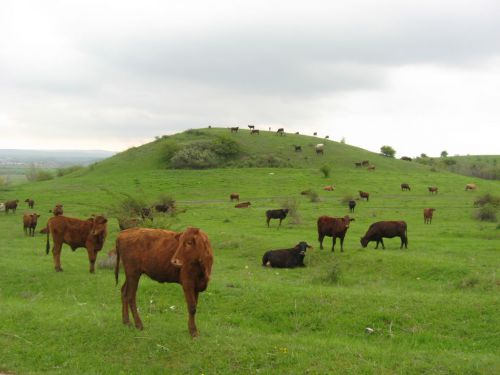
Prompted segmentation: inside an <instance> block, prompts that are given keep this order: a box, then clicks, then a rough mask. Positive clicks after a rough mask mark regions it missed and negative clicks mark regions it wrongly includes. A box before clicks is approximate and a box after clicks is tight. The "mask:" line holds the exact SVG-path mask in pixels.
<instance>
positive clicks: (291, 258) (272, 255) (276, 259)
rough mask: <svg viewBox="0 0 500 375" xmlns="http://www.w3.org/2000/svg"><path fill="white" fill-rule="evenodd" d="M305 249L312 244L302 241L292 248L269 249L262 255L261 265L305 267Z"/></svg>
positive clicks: (310, 247)
mask: <svg viewBox="0 0 500 375" xmlns="http://www.w3.org/2000/svg"><path fill="white" fill-rule="evenodd" d="M307 249H312V246H310V245H308V244H307V242H304V241H302V242H299V243H298V244H297V245H295V247H294V248H292V249H281V250H270V251H268V252H266V253H265V254H264V256H263V257H262V265H263V266H268V267H276V268H294V267H305V264H304V257H305V255H306V250H307Z"/></svg>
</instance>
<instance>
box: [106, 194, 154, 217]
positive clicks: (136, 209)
mask: <svg viewBox="0 0 500 375" xmlns="http://www.w3.org/2000/svg"><path fill="white" fill-rule="evenodd" d="M124 195H125V198H124V199H122V200H121V201H119V202H118V203H117V204H116V206H115V207H113V208H112V212H111V216H115V217H116V218H118V220H120V219H128V218H134V217H140V216H141V211H142V209H143V208H144V207H148V204H147V202H146V201H145V200H144V199H142V198H137V197H133V196H131V195H128V194H124Z"/></svg>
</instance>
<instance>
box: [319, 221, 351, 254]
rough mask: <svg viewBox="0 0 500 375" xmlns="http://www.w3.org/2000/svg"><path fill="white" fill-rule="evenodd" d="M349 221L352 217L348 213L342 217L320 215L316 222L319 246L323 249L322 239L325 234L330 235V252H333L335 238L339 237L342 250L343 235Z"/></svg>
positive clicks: (342, 250) (342, 249) (341, 249)
mask: <svg viewBox="0 0 500 375" xmlns="http://www.w3.org/2000/svg"><path fill="white" fill-rule="evenodd" d="M351 221H354V219H352V218H350V217H349V216H348V215H346V216H344V217H330V216H320V217H319V218H318V223H317V224H318V241H319V248H320V249H323V239H324V238H325V236H326V237H332V252H334V251H335V243H336V241H337V238H340V251H341V252H344V237H345V235H346V233H347V230H348V229H349V225H350V223H351Z"/></svg>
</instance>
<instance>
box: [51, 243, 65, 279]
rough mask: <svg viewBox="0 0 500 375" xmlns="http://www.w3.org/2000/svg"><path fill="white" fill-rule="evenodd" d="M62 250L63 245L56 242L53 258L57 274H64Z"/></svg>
mask: <svg viewBox="0 0 500 375" xmlns="http://www.w3.org/2000/svg"><path fill="white" fill-rule="evenodd" d="M61 248H62V243H60V244H56V243H55V242H54V247H53V248H52V258H53V259H54V268H55V270H56V272H62V270H63V269H62V268H61Z"/></svg>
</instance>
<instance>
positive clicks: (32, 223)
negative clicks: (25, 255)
mask: <svg viewBox="0 0 500 375" xmlns="http://www.w3.org/2000/svg"><path fill="white" fill-rule="evenodd" d="M39 217H40V215H38V214H24V215H23V229H24V234H25V235H30V236H31V237H34V236H35V229H36V224H37V222H38V218H39Z"/></svg>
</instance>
